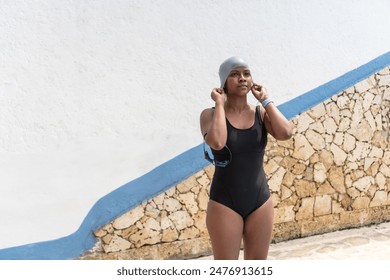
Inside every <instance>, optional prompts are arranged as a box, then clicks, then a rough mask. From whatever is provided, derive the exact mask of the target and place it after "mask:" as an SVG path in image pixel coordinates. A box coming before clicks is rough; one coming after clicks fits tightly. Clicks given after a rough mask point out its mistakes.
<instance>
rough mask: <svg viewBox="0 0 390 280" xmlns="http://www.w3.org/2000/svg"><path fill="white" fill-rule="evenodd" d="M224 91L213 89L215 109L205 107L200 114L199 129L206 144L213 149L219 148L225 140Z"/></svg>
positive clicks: (224, 143) (223, 144) (212, 95)
mask: <svg viewBox="0 0 390 280" xmlns="http://www.w3.org/2000/svg"><path fill="white" fill-rule="evenodd" d="M225 96H226V95H225V92H224V91H223V89H220V88H217V89H213V91H212V92H211V98H212V99H213V100H214V101H215V109H205V110H203V111H202V113H201V114H200V129H201V132H202V135H203V137H204V139H205V142H206V143H207V145H209V146H210V147H211V148H213V149H214V150H221V149H222V148H223V147H224V146H225V145H226V141H227V128H226V116H225V108H224V105H225Z"/></svg>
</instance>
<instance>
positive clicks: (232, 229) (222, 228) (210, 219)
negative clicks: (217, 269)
mask: <svg viewBox="0 0 390 280" xmlns="http://www.w3.org/2000/svg"><path fill="white" fill-rule="evenodd" d="M206 225H207V230H208V232H209V235H210V239H211V245H212V247H213V254H214V259H216V260H221V259H223V260H228V259H238V256H239V253H240V248H241V239H242V234H243V227H244V222H243V219H242V217H241V216H240V215H239V214H237V213H236V212H235V211H233V210H232V209H230V208H229V207H227V206H225V205H223V204H220V203H218V202H215V201H213V200H210V201H209V204H208V207H207V218H206Z"/></svg>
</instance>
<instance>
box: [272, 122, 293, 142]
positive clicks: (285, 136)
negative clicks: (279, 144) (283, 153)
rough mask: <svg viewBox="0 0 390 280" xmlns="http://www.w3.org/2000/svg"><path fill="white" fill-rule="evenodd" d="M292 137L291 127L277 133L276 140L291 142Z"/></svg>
mask: <svg viewBox="0 0 390 280" xmlns="http://www.w3.org/2000/svg"><path fill="white" fill-rule="evenodd" d="M291 137H292V129H291V127H290V125H288V126H286V127H285V129H283V130H280V131H278V132H277V133H275V139H276V140H281V141H284V140H289V139H290V138H291Z"/></svg>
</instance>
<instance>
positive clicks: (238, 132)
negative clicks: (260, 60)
mask: <svg viewBox="0 0 390 280" xmlns="http://www.w3.org/2000/svg"><path fill="white" fill-rule="evenodd" d="M226 126H227V134H228V135H227V143H226V146H227V147H228V148H229V149H230V151H231V153H232V158H231V162H230V163H229V164H228V165H227V166H226V167H218V166H216V167H215V172H214V177H213V180H212V183H211V188H210V199H211V200H214V201H216V202H218V203H221V204H223V205H225V206H227V207H229V208H231V209H232V210H234V211H235V212H237V213H238V214H239V215H241V217H242V218H243V219H245V218H246V217H247V216H248V215H249V214H251V213H252V212H253V211H255V210H256V209H258V208H259V207H260V206H262V205H263V204H264V203H265V202H266V201H267V200H268V198H269V197H270V192H269V187H268V182H267V178H266V176H265V173H264V168H263V158H264V150H265V147H266V145H267V131H266V129H265V126H264V125H263V122H262V120H261V118H260V116H259V107H258V106H257V107H256V113H255V122H254V124H253V126H252V127H251V128H248V129H238V128H235V127H233V126H232V125H231V124H230V123H229V121H228V120H227V119H226ZM212 152H213V155H214V157H215V159H217V160H218V159H219V158H226V153H228V151H227V150H226V148H225V149H222V150H220V151H216V150H212Z"/></svg>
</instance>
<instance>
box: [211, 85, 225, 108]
mask: <svg viewBox="0 0 390 280" xmlns="http://www.w3.org/2000/svg"><path fill="white" fill-rule="evenodd" d="M211 99H212V100H214V101H215V103H216V104H221V105H224V104H225V100H226V93H225V91H224V90H223V88H214V89H213V91H212V92H211Z"/></svg>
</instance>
